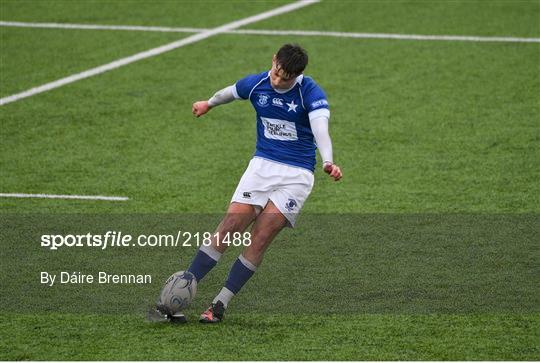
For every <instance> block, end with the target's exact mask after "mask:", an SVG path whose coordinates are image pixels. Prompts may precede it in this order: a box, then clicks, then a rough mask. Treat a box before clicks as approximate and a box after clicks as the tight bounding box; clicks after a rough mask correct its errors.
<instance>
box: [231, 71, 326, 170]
mask: <svg viewBox="0 0 540 363" xmlns="http://www.w3.org/2000/svg"><path fill="white" fill-rule="evenodd" d="M234 88H235V90H234V91H233V93H234V92H235V95H234V96H235V97H236V98H241V99H244V100H250V101H251V104H252V105H253V107H254V108H255V111H256V113H257V147H256V151H255V156H259V157H262V158H265V159H270V160H273V161H277V162H280V163H284V164H288V165H292V166H298V167H301V168H304V169H308V170H311V171H313V170H315V163H316V158H315V150H316V145H315V142H314V139H313V133H312V132H311V126H310V123H309V119H310V116H311V118H312V119H313V118H315V117H317V116H320V115H326V116H327V117H329V116H330V111H329V106H328V101H327V99H326V95H325V94H324V91H323V90H322V89H321V88H320V87H319V85H317V83H315V81H314V80H313V79H311V78H310V77H307V76H303V75H300V76H298V77H297V78H296V83H295V84H294V86H293V87H292V88H291V89H290V90H288V91H286V92H284V93H283V92H278V91H276V90H275V89H274V88H273V87H272V84H271V83H270V72H263V73H260V74H254V75H249V76H247V77H245V78H242V79H241V80H239V81H238V82H236V84H235V87H234Z"/></svg>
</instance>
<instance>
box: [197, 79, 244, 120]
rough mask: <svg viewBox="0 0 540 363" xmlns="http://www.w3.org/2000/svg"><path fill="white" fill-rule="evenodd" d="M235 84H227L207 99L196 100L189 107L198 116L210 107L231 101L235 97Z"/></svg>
mask: <svg viewBox="0 0 540 363" xmlns="http://www.w3.org/2000/svg"><path fill="white" fill-rule="evenodd" d="M235 87H236V86H235V85H232V86H228V87H225V88H223V89H222V90H219V91H217V92H216V93H215V94H214V95H213V96H212V97H211V98H210V99H209V100H208V101H197V102H195V103H194V104H193V106H192V107H191V112H192V113H193V115H195V116H196V117H200V116H202V115H204V114H205V113H207V112H208V111H210V109H212V107H215V106H219V105H223V104H225V103H229V102H232V101H234V100H235V99H236V97H235Z"/></svg>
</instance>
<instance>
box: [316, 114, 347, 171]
mask: <svg viewBox="0 0 540 363" xmlns="http://www.w3.org/2000/svg"><path fill="white" fill-rule="evenodd" d="M309 123H310V125H311V131H312V132H313V136H314V138H315V142H316V143H317V148H318V149H319V153H320V154H321V158H322V160H323V170H324V172H325V173H326V174H328V175H330V177H332V178H333V179H334V181H338V180H340V179H341V178H342V177H343V173H342V172H341V168H340V167H339V166H337V165H336V164H334V162H333V161H332V140H331V139H330V134H329V133H328V116H327V115H320V116H317V117H314V118H310V120H309Z"/></svg>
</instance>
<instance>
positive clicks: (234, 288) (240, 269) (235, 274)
mask: <svg viewBox="0 0 540 363" xmlns="http://www.w3.org/2000/svg"><path fill="white" fill-rule="evenodd" d="M256 269H257V267H256V266H254V265H253V264H252V263H251V262H249V261H248V260H247V259H246V258H245V257H244V256H242V255H240V256H239V257H238V258H237V259H236V261H234V264H233V265H232V267H231V271H230V272H229V277H228V278H227V281H226V282H225V287H226V288H227V289H229V290H230V291H231V292H232V293H234V294H237V293H238V291H240V289H241V288H242V286H244V285H245V283H246V282H247V281H248V280H249V279H250V277H251V276H253V274H254V273H255V270H256Z"/></svg>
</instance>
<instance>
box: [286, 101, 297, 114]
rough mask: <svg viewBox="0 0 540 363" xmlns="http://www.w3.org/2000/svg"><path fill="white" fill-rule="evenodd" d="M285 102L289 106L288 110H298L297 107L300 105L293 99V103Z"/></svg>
mask: <svg viewBox="0 0 540 363" xmlns="http://www.w3.org/2000/svg"><path fill="white" fill-rule="evenodd" d="M285 104H286V105H287V106H289V109H288V110H287V112H289V111H291V110H292V111H294V112H296V108H297V107H298V105H296V104H294V100H292V101H291V103H285Z"/></svg>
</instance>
